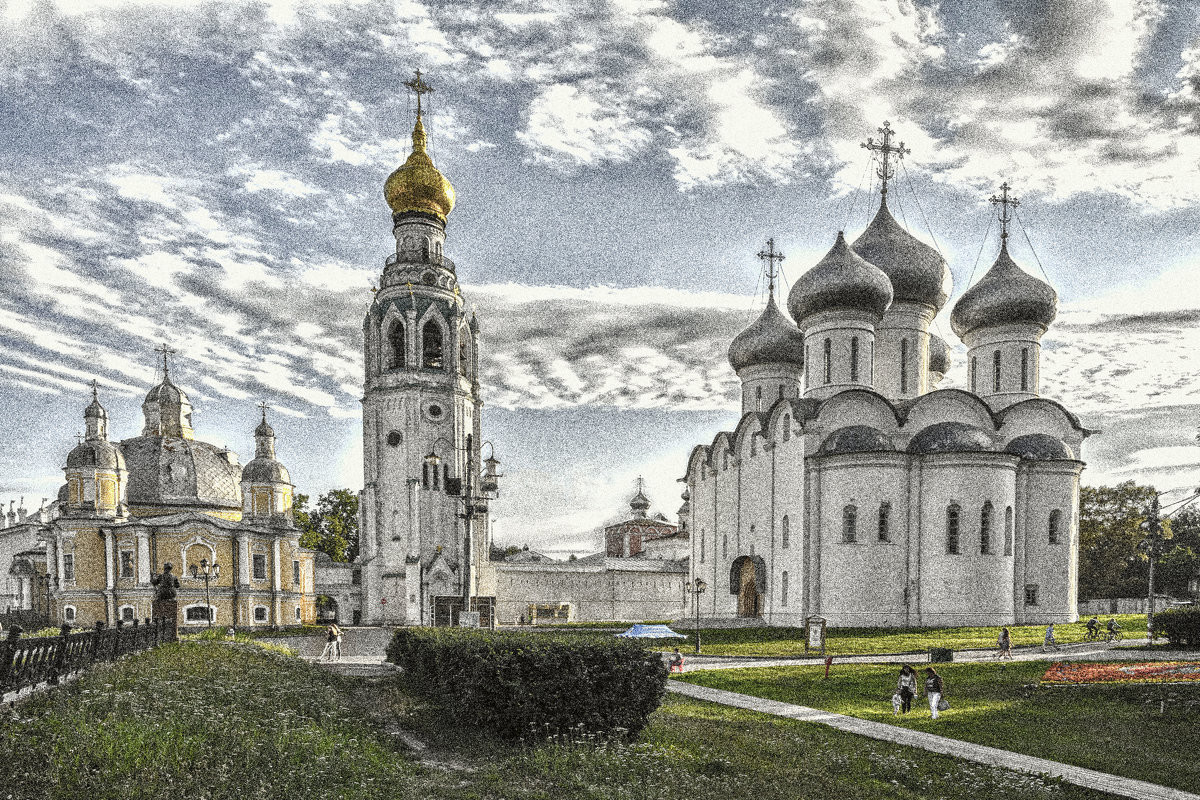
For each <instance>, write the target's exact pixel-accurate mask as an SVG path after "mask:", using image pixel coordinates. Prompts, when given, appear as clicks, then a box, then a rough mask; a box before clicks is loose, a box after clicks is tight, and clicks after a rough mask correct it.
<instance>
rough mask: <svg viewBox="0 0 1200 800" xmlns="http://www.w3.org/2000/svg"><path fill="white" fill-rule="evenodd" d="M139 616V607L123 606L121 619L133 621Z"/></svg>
mask: <svg viewBox="0 0 1200 800" xmlns="http://www.w3.org/2000/svg"><path fill="white" fill-rule="evenodd" d="M136 618H137V609H136V608H134V607H133V606H121V621H122V622H133V621H134V620H135V619H136Z"/></svg>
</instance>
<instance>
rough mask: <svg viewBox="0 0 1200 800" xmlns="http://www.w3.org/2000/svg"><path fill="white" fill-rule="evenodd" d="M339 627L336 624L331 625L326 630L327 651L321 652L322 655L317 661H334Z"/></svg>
mask: <svg viewBox="0 0 1200 800" xmlns="http://www.w3.org/2000/svg"><path fill="white" fill-rule="evenodd" d="M337 637H338V627H337V625H336V624H335V623H330V624H329V627H328V628H326V629H325V649H324V650H322V651H321V655H319V656H317V661H321V660H324V661H332V660H333V652H334V648H336V647H337Z"/></svg>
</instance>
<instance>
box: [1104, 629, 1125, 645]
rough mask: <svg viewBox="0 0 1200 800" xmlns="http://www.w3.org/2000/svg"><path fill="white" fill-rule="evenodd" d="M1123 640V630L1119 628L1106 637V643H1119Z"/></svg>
mask: <svg viewBox="0 0 1200 800" xmlns="http://www.w3.org/2000/svg"><path fill="white" fill-rule="evenodd" d="M1121 638H1122V637H1121V630H1120V629H1119V628H1118V629H1116V630H1111V631H1109V632H1108V635H1107V636H1105V637H1104V641H1105V642H1119V641H1121Z"/></svg>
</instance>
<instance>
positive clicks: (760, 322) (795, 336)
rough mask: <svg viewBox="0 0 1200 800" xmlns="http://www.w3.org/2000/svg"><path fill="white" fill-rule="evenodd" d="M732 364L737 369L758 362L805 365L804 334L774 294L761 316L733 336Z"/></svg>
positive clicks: (730, 355) (731, 345)
mask: <svg viewBox="0 0 1200 800" xmlns="http://www.w3.org/2000/svg"><path fill="white" fill-rule="evenodd" d="M729 363H730V365H732V366H733V369H734V371H735V372H736V371H738V370H740V369H743V368H744V367H752V366H756V365H758V364H792V365H794V366H796V367H802V366H804V334H803V333H801V332H800V329H799V328H797V327H796V326H795V325H793V324H792V321H791V320H790V319H788V318H787V317H785V316H784V315H783V312H782V311H780V310H779V306H777V305H775V298H774V296H772V297H771V298H770V299H768V300H767V307H766V308H765V309H764V310H763V312H762V314H760V315H759V316H758V319H756V320H754V322H752V323H750V326H749V327H748V328H746V330H744V331H742V332H741V333H739V334H738V335H737V336H735V337H733V342H732V343H730V345H729Z"/></svg>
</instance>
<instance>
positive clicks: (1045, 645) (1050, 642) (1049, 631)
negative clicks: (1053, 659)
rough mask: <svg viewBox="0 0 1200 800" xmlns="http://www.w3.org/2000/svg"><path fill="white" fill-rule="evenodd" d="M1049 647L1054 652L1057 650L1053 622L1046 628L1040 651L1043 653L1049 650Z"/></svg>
mask: <svg viewBox="0 0 1200 800" xmlns="http://www.w3.org/2000/svg"><path fill="white" fill-rule="evenodd" d="M1051 647H1053V648H1054V649H1055V650H1057V649H1058V642H1056V641H1054V623H1053V622H1051V623H1050V624H1049V625H1047V626H1046V638H1044V639H1042V651H1043V652H1044V651H1046V650H1049V649H1050V648H1051Z"/></svg>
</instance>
